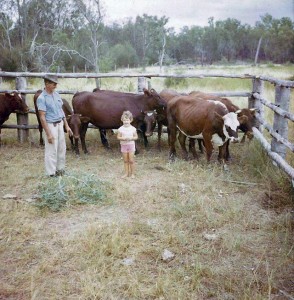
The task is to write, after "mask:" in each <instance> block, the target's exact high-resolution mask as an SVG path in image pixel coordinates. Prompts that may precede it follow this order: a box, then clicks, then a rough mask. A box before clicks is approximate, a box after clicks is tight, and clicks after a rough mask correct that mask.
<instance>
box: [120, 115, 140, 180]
mask: <svg viewBox="0 0 294 300" xmlns="http://www.w3.org/2000/svg"><path fill="white" fill-rule="evenodd" d="M121 120H122V122H123V125H122V126H121V127H120V128H119V129H118V134H117V138H118V140H120V146H121V152H122V155H123V159H124V172H125V173H124V175H123V176H122V178H126V177H129V176H130V177H131V178H134V177H135V175H134V156H135V150H136V149H135V140H137V139H138V135H137V130H136V128H135V127H134V126H132V125H131V122H132V121H133V115H132V113H131V112H130V111H124V112H123V114H122V116H121Z"/></svg>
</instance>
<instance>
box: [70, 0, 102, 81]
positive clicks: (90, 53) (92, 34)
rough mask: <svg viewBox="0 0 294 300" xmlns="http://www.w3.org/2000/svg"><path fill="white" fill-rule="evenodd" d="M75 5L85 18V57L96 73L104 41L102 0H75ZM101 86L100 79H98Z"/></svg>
mask: <svg viewBox="0 0 294 300" xmlns="http://www.w3.org/2000/svg"><path fill="white" fill-rule="evenodd" d="M74 5H75V6H76V7H77V8H78V9H79V12H80V14H81V16H82V17H83V19H84V26H83V27H84V28H83V32H84V33H85V35H86V38H87V39H88V42H87V43H86V47H85V48H84V49H83V50H84V53H83V57H84V59H85V60H86V61H87V62H88V63H89V65H90V67H92V68H93V69H94V71H95V72H96V73H99V60H100V52H99V51H100V48H101V46H102V45H103V43H105V41H103V29H104V25H103V17H104V14H103V7H102V5H101V1H100V0H74ZM96 86H97V87H99V80H98V79H96Z"/></svg>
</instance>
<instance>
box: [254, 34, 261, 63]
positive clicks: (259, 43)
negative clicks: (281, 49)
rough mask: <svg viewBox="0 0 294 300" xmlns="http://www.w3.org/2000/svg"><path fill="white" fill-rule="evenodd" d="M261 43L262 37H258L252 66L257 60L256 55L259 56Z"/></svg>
mask: <svg viewBox="0 0 294 300" xmlns="http://www.w3.org/2000/svg"><path fill="white" fill-rule="evenodd" d="M261 41H262V36H261V37H260V39H259V41H258V45H257V49H256V53H255V59H254V65H255V66H256V65H257V59H258V55H259V50H260V45H261Z"/></svg>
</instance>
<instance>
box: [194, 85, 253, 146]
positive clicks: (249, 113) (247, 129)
mask: <svg viewBox="0 0 294 300" xmlns="http://www.w3.org/2000/svg"><path fill="white" fill-rule="evenodd" d="M189 95H194V96H196V97H200V98H202V99H204V100H215V101H220V102H222V103H223V104H224V105H225V106H226V107H227V109H228V110H229V112H235V113H236V114H237V115H238V117H241V116H246V117H247V120H246V122H245V123H244V124H240V126H239V129H240V130H241V131H243V132H244V136H243V138H242V141H241V142H244V141H245V137H246V136H247V137H248V138H249V140H251V139H252V138H253V130H252V127H253V126H254V125H255V122H256V119H255V112H256V109H255V108H251V109H249V108H242V109H240V108H239V107H238V106H237V105H235V104H234V103H233V102H232V101H231V100H230V99H228V98H223V97H219V96H214V95H211V94H208V93H203V92H199V91H193V92H191V93H190V94H189Z"/></svg>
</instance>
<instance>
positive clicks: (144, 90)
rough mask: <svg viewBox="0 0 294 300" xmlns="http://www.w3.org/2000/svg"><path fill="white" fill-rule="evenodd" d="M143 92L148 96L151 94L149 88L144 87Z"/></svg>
mask: <svg viewBox="0 0 294 300" xmlns="http://www.w3.org/2000/svg"><path fill="white" fill-rule="evenodd" d="M143 92H144V94H145V95H146V96H151V94H150V92H149V90H147V89H146V88H144V89H143Z"/></svg>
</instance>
